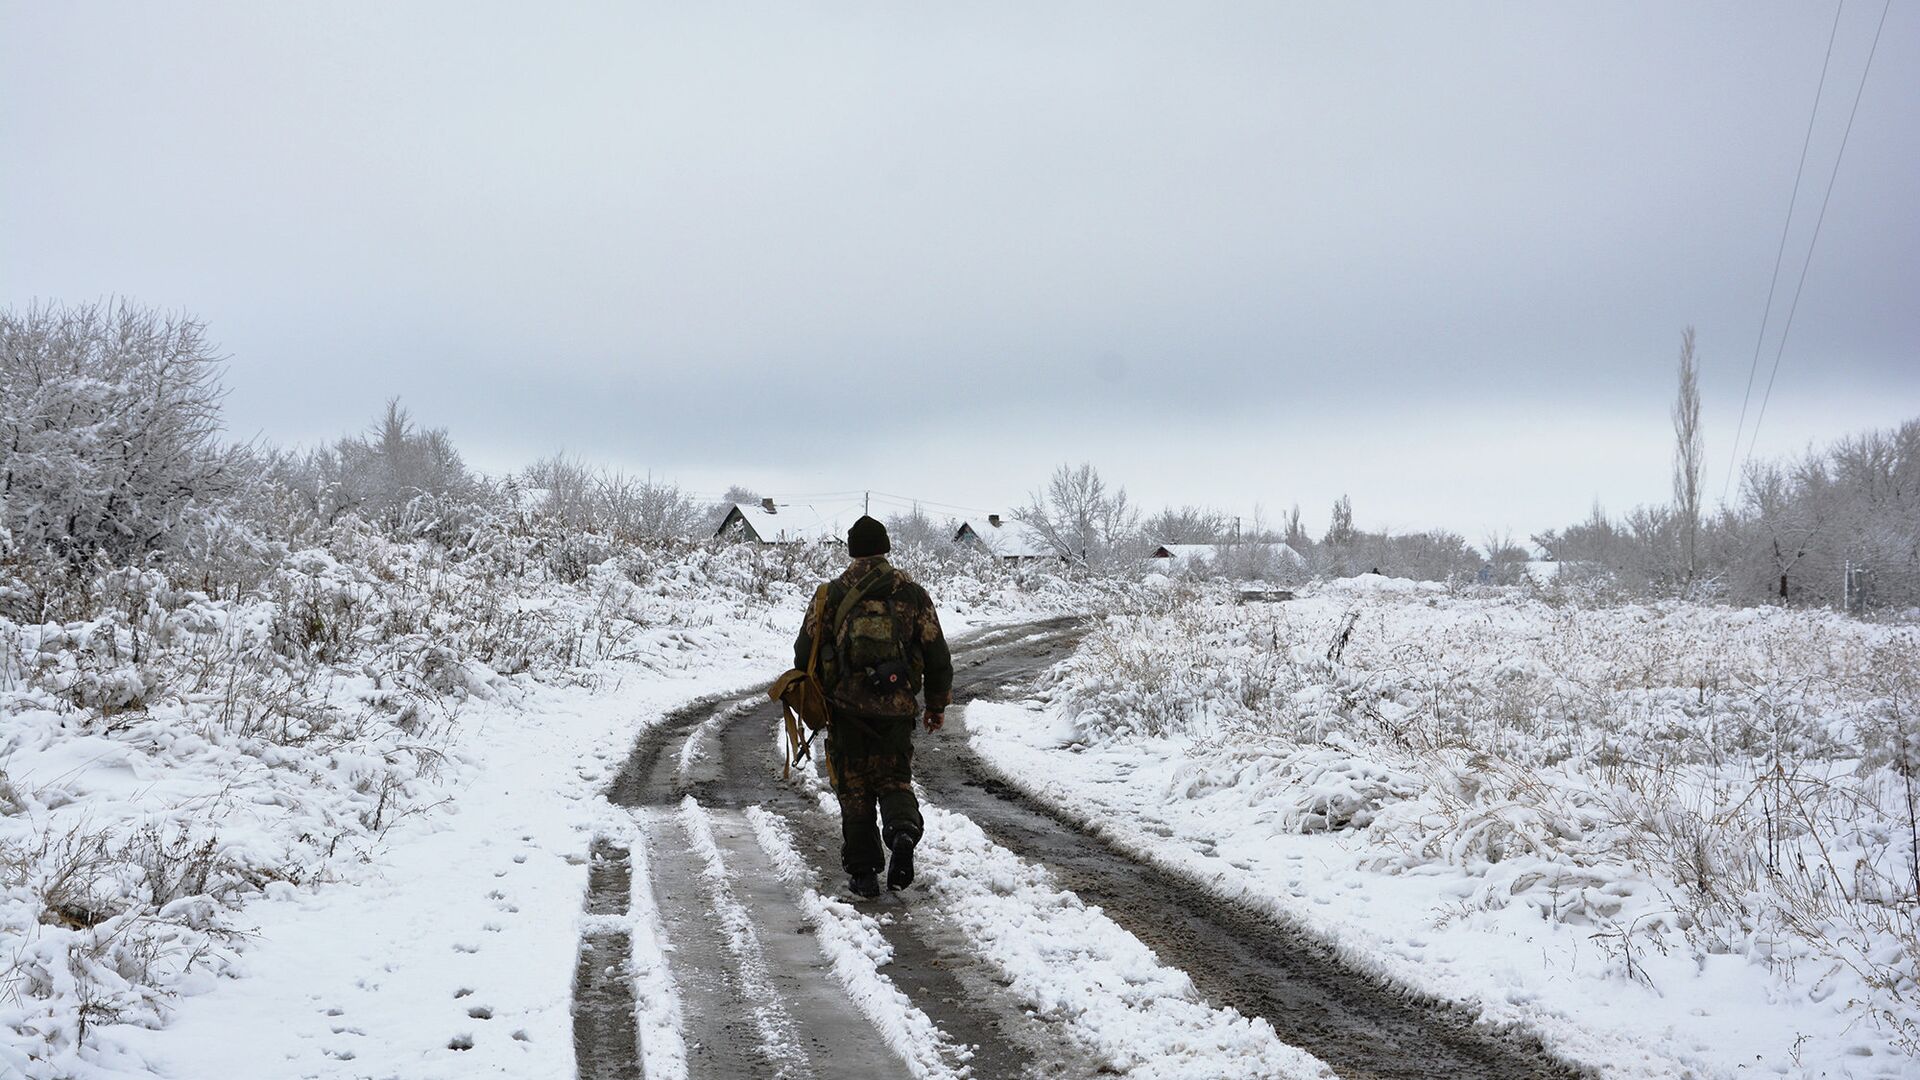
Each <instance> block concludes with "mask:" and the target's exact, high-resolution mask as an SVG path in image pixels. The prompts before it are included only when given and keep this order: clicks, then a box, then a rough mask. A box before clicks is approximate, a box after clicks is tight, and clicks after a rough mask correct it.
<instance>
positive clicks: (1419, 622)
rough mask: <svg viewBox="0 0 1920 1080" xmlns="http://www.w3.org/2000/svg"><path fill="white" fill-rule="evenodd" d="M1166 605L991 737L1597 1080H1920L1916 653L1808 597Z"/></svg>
mask: <svg viewBox="0 0 1920 1080" xmlns="http://www.w3.org/2000/svg"><path fill="white" fill-rule="evenodd" d="M1564 600H1565V598H1558V599H1556V600H1555V601H1554V602H1548V601H1547V600H1543V599H1540V598H1536V597H1535V596H1534V595H1531V594H1528V593H1522V592H1513V593H1483V594H1474V595H1472V596H1470V597H1455V596H1451V595H1449V593H1448V591H1447V590H1446V589H1445V588H1444V587H1441V586H1437V585H1423V584H1415V583H1412V582H1406V581H1398V580H1389V579H1382V578H1379V577H1375V576H1368V577H1363V578H1359V579H1354V580H1351V581H1343V582H1335V583H1330V584H1326V585H1323V586H1320V587H1317V588H1314V589H1311V590H1309V592H1308V593H1307V595H1305V596H1303V597H1302V598H1301V599H1299V600H1297V601H1294V602H1291V603H1286V604H1280V605H1249V606H1244V607H1233V606H1219V605H1213V604H1209V603H1207V602H1205V601H1204V599H1202V598H1199V597H1195V596H1192V595H1188V594H1186V593H1185V592H1184V590H1181V589H1177V588H1172V587H1166V588H1163V589H1162V590H1161V591H1160V593H1159V595H1158V596H1157V597H1156V596H1154V595H1153V594H1152V593H1151V592H1150V593H1149V594H1148V596H1147V598H1146V599H1145V600H1144V601H1143V603H1142V604H1141V607H1140V609H1139V610H1137V611H1136V612H1133V613H1130V614H1126V615H1116V616H1112V617H1110V618H1108V619H1107V620H1105V621H1104V623H1103V624H1102V625H1101V626H1099V627H1098V628H1097V629H1096V630H1095V631H1094V632H1093V633H1092V634H1091V635H1090V636H1089V637H1088V638H1087V639H1086V640H1085V641H1084V643H1083V644H1082V646H1081V647H1080V649H1079V650H1078V652H1077V653H1076V654H1075V655H1074V656H1073V657H1072V658H1071V659H1070V660H1069V661H1068V662H1067V663H1065V664H1064V665H1062V667H1060V668H1059V669H1057V670H1056V672H1055V673H1054V675H1053V677H1052V678H1051V679H1049V680H1048V681H1047V682H1046V683H1045V684H1044V686H1043V688H1042V689H1041V690H1040V691H1039V692H1038V695H1037V696H1036V697H1035V698H1033V699H1032V700H1026V701H1007V702H978V703H975V704H973V705H972V706H970V707H969V709H968V711H967V722H968V726H969V729H970V730H971V732H972V733H973V739H974V744H975V747H976V749H978V750H979V751H981V752H982V754H983V755H984V756H985V757H986V758H987V759H988V760H989V761H991V762H992V763H993V764H994V766H995V767H996V768H997V769H998V770H999V771H1000V772H1001V773H1002V774H1003V775H1004V776H1005V778H1007V779H1008V780H1009V781H1011V782H1013V783H1014V784H1016V785H1017V786H1020V787H1022V788H1024V789H1026V790H1028V791H1030V792H1031V793H1033V794H1035V795H1037V796H1039V797H1041V798H1042V799H1043V800H1045V801H1047V802H1050V803H1052V804H1054V805H1056V806H1057V807H1059V808H1061V809H1063V810H1066V811H1068V812H1069V813H1071V815H1072V816H1074V817H1075V818H1077V819H1081V820H1083V821H1084V822H1085V823H1087V824H1088V825H1089V826H1090V827H1091V828H1093V829H1095V830H1096V831H1098V832H1099V833H1101V834H1102V835H1104V836H1106V837H1108V838H1109V839H1111V840H1113V841H1115V842H1117V843H1119V844H1121V845H1123V846H1124V847H1126V848H1127V849H1129V850H1130V851H1132V852H1134V853H1135V854H1136V855H1137V856H1139V857H1140V858H1143V859H1146V860H1149V861H1152V862H1154V863H1157V864H1160V865H1162V866H1164V867H1167V868H1169V869H1172V870H1175V871H1177V872H1180V873H1183V874H1186V875H1189V876H1191V877H1193V878H1195V879H1197V880H1200V881H1203V882H1207V883H1209V887H1210V888H1211V890H1212V891H1214V892H1216V893H1217V894H1219V895H1221V896H1222V897H1224V898H1231V899H1233V900H1235V901H1239V902H1241V903H1244V904H1247V905H1250V906H1253V907H1255V908H1257V909H1259V910H1263V911H1265V912H1268V913H1270V914H1271V915H1272V916H1274V917H1276V918H1278V919H1280V920H1283V921H1285V922H1287V923H1290V924H1293V925H1298V926H1302V927H1305V928H1306V929H1308V930H1309V931H1310V932H1311V933H1313V934H1314V935H1316V936H1319V937H1321V938H1323V939H1325V940H1327V941H1330V942H1332V943H1334V945H1335V947H1336V948H1337V949H1338V950H1339V951H1340V953H1341V954H1342V955H1344V956H1345V957H1347V958H1348V959H1349V960H1350V961H1351V962H1352V963H1354V964H1355V965H1356V966H1358V967H1360V968H1362V969H1364V970H1368V971H1372V972H1374V973H1377V974H1378V975H1379V976H1381V977H1383V978H1385V979H1387V980H1389V981H1390V982H1392V983H1394V984H1397V985H1401V986H1404V987H1407V988H1409V989H1412V990H1414V991H1417V992H1419V993H1421V994H1424V995H1427V996H1430V997H1433V998H1438V999H1445V1000H1453V1001H1459V1002H1463V1003H1466V1004H1467V1005H1468V1006H1469V1007H1470V1008H1472V1009H1473V1010H1475V1011H1476V1012H1478V1013H1479V1014H1480V1015H1481V1016H1482V1017H1483V1019H1484V1020H1486V1021H1488V1022H1490V1023H1493V1024H1495V1025H1510V1026H1515V1027H1518V1028H1520V1029H1523V1030H1526V1031H1530V1032H1533V1033H1536V1034H1537V1035H1538V1036H1539V1037H1540V1038H1541V1039H1542V1040H1543V1041H1544V1043H1545V1044H1546V1045H1547V1046H1548V1048H1549V1049H1551V1050H1553V1051H1555V1052H1556V1053H1558V1054H1560V1055H1562V1056H1564V1057H1565V1058H1567V1059H1568V1060H1571V1061H1575V1062H1585V1063H1590V1064H1592V1065H1594V1066H1596V1067H1599V1068H1600V1069H1602V1070H1603V1073H1604V1075H1609V1076H1633V1077H1648V1078H1652V1077H1672V1076H1696V1077H1707V1076H1712V1077H1720V1076H1726V1077H1734V1076H1751V1075H1782V1076H1805V1077H1839V1076H1848V1077H1867V1076H1920V1065H1916V1064H1915V1063H1914V1062H1915V1058H1914V1052H1915V1050H1916V1048H1920V1042H1917V1041H1916V1039H1917V1036H1920V1007H1917V1006H1916V1005H1915V1000H1916V997H1915V995H1916V993H1917V992H1920V984H1917V983H1916V975H1920V970H1917V969H1916V961H1917V960H1920V938H1917V937H1916V933H1915V918H1916V915H1915V911H1914V908H1913V902H1912V899H1911V898H1912V897H1913V895H1914V881H1915V878H1914V875H1915V873H1916V871H1915V865H1914V857H1915V848H1914V844H1915V833H1914V818H1913V816H1912V814H1913V807H1914V805H1915V804H1914V801H1913V796H1914V789H1913V787H1912V786H1911V784H1910V780H1911V778H1912V767H1913V764H1914V762H1915V760H1916V758H1920V753H1916V751H1920V746H1916V745H1915V742H1916V739H1917V738H1920V736H1917V735H1916V732H1917V731H1920V717H1917V716H1916V712H1915V709H1916V706H1917V705H1920V698H1917V697H1916V690H1917V689H1920V639H1917V638H1916V634H1915V631H1914V629H1913V628H1911V627H1904V628H1903V627H1894V626H1880V625H1872V624H1865V623H1860V622H1856V621H1852V620H1847V619H1843V618H1839V617H1836V616H1833V615H1830V614H1826V613H1819V612H1797V611H1784V610H1778V609H1729V608H1719V607H1709V606H1699V605H1687V604H1677V603H1676V604H1663V605H1658V606H1639V605H1628V606H1617V607H1592V606H1582V605H1580V604H1575V603H1567V602H1564Z"/></svg>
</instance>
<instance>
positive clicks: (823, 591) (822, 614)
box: [807, 583, 833, 678]
mask: <svg viewBox="0 0 1920 1080" xmlns="http://www.w3.org/2000/svg"><path fill="white" fill-rule="evenodd" d="M808 618H810V619H812V620H813V650H812V651H811V652H810V653H808V654H807V674H809V675H812V676H813V677H815V678H819V677H820V639H821V638H823V637H825V636H826V635H828V634H830V633H832V632H833V628H832V627H830V626H828V625H827V624H826V623H827V584H826V583H822V584H821V586H820V588H819V590H818V591H816V592H815V593H814V594H813V610H812V612H811V613H809V615H808Z"/></svg>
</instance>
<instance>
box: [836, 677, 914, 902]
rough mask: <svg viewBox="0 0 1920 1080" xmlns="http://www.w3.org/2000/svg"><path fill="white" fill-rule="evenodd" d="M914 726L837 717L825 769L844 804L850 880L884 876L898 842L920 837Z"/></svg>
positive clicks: (843, 860) (843, 842) (844, 855)
mask: <svg viewBox="0 0 1920 1080" xmlns="http://www.w3.org/2000/svg"><path fill="white" fill-rule="evenodd" d="M913 723H914V721H913V718H912V717H907V718H906V719H898V718H891V719H889V718H875V717H843V716H841V715H839V714H836V715H835V716H834V718H833V725H832V726H831V727H829V728H828V729H827V767H828V772H829V773H830V774H831V775H832V777H833V793H834V795H835V796H836V797H837V798H838V799H839V800H840V865H841V866H842V867H843V868H845V870H846V871H847V873H849V874H861V873H868V872H872V873H880V872H881V871H883V870H885V869H886V866H887V856H886V852H887V849H888V848H889V847H891V846H892V844H893V839H894V837H896V836H899V835H902V834H904V835H908V836H912V837H913V838H915V839H916V840H917V839H919V837H920V830H921V828H922V823H921V820H920V800H918V799H916V798H914V795H913Z"/></svg>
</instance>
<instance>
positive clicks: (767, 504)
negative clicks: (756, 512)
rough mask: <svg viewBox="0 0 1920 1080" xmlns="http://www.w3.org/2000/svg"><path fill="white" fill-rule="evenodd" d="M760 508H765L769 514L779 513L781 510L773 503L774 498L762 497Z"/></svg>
mask: <svg viewBox="0 0 1920 1080" xmlns="http://www.w3.org/2000/svg"><path fill="white" fill-rule="evenodd" d="M760 509H762V510H765V511H766V512H767V513H769V514H777V513H779V512H780V510H779V508H778V507H776V506H774V505H773V500H772V499H761V500H760Z"/></svg>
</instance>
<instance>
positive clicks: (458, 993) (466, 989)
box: [453, 986, 473, 1001]
mask: <svg viewBox="0 0 1920 1080" xmlns="http://www.w3.org/2000/svg"><path fill="white" fill-rule="evenodd" d="M472 996H473V987H471V986H463V987H461V988H460V989H458V990H455V991H454V992H453V1000H455V1001H459V1000H460V999H461V998H463V997H472Z"/></svg>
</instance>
